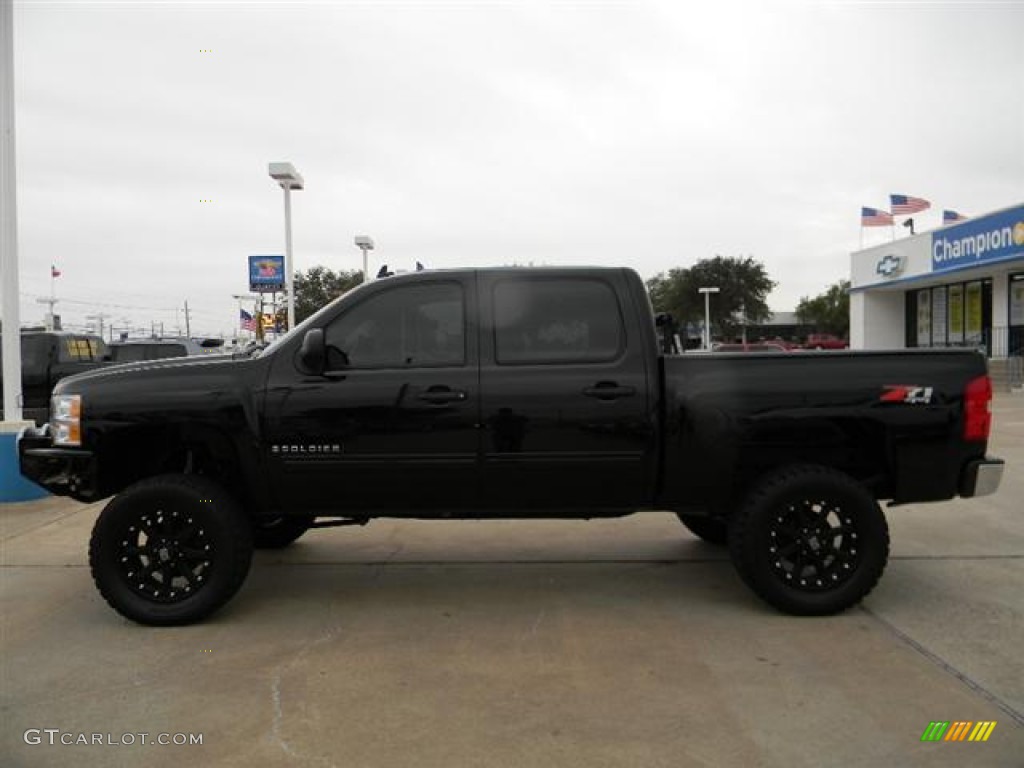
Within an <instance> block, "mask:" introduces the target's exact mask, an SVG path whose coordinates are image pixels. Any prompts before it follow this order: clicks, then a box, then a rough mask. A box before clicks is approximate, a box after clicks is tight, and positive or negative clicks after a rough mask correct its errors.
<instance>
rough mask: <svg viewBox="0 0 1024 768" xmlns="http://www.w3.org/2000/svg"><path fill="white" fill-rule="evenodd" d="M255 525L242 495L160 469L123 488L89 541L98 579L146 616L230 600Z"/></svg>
mask: <svg viewBox="0 0 1024 768" xmlns="http://www.w3.org/2000/svg"><path fill="white" fill-rule="evenodd" d="M252 549H253V545H252V531H251V528H250V526H249V521H248V520H246V519H245V517H244V516H243V514H242V512H241V510H240V508H239V507H238V505H237V504H236V503H235V501H234V499H232V498H231V496H230V495H229V494H228V493H227V492H225V491H224V489H223V488H221V487H220V486H219V485H217V484H216V483H215V482H213V481H212V480H210V479H208V478H205V477H201V476H199V475H160V476H158V477H153V478H149V479H147V480H142V481H140V482H138V483H136V484H135V485H132V486H130V487H129V488H127V489H125V490H124V491H122V492H121V493H120V494H118V495H117V496H116V497H114V499H113V500H111V501H110V503H109V504H107V506H106V507H105V508H104V509H103V512H101V513H100V516H99V518H98V519H97V520H96V524H95V526H94V527H93V531H92V538H91V540H90V542H89V565H90V568H91V570H92V577H93V581H94V582H95V583H96V587H97V588H98V589H99V591H100V594H101V595H103V598H104V599H105V600H106V601H107V602H108V603H109V604H110V606H111V607H112V608H113V609H114V610H115V611H117V612H118V613H120V614H121V615H122V616H124V617H125V618H128V619H131V620H132V621H136V622H138V623H140V624H150V625H156V626H171V625H177V624H191V623H193V622H197V621H199V620H201V619H204V618H206V617H207V616H209V615H210V614H212V613H213V612H214V611H216V610H217V609H218V608H220V607H221V606H223V605H224V604H225V603H226V602H227V601H228V600H230V599H231V598H232V597H233V596H234V595H235V593H236V592H237V591H238V589H239V588H240V587H241V586H242V583H243V582H244V581H245V577H246V575H247V574H248V572H249V565H250V563H251V562H252Z"/></svg>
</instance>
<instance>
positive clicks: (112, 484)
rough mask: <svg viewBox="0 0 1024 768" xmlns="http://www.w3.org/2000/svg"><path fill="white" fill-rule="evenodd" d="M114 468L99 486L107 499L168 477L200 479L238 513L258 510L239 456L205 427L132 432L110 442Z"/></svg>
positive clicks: (224, 438)
mask: <svg viewBox="0 0 1024 768" xmlns="http://www.w3.org/2000/svg"><path fill="white" fill-rule="evenodd" d="M111 439H112V441H116V446H113V447H112V448H113V450H111V451H110V453H111V454H112V455H116V456H118V461H117V462H116V466H115V467H114V468H113V469H111V468H109V467H105V468H104V469H105V470H106V472H105V477H104V478H103V479H102V484H103V485H104V487H105V490H107V491H108V494H106V495H109V493H116V492H119V491H120V490H122V489H123V488H125V487H127V486H129V485H131V484H133V483H135V482H138V481H139V480H143V479H145V478H147V477H154V476H156V475H162V474H167V473H180V474H191V475H201V476H204V477H208V478H210V479H211V480H214V481H216V482H217V483H218V484H219V485H221V486H223V487H224V489H225V491H226V492H228V493H230V494H231V495H232V496H234V497H235V499H236V500H237V501H238V502H239V504H241V505H242V508H243V510H253V509H258V508H262V507H263V506H264V504H261V503H260V500H259V497H260V494H257V493H254V492H253V490H252V489H251V488H250V487H249V483H247V482H246V480H245V478H246V473H245V472H244V470H243V466H242V460H241V457H240V455H239V451H238V449H237V447H236V446H235V445H234V443H233V442H232V441H231V439H230V438H229V437H228V436H227V435H226V434H225V433H224V432H222V431H220V430H218V429H216V428H213V427H209V426H196V425H190V424H172V425H166V426H161V427H160V428H159V429H146V430H131V432H130V433H128V434H122V435H118V436H116V438H111Z"/></svg>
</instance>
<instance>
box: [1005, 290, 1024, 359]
mask: <svg viewBox="0 0 1024 768" xmlns="http://www.w3.org/2000/svg"><path fill="white" fill-rule="evenodd" d="M1008 287H1009V289H1010V312H1009V314H1010V318H1009V319H1010V322H1009V326H1010V338H1009V347H1008V352H1009V353H1010V354H1011V355H1020V354H1022V353H1024V272H1016V273H1013V274H1011V275H1010V276H1009V281H1008Z"/></svg>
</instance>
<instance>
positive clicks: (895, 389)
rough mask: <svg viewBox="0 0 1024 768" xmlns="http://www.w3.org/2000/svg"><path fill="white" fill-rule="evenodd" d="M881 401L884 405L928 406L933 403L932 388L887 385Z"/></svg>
mask: <svg viewBox="0 0 1024 768" xmlns="http://www.w3.org/2000/svg"><path fill="white" fill-rule="evenodd" d="M879 401H880V402H883V403H911V404H912V405H928V404H929V403H931V402H932V388H931V387H914V386H908V385H906V384H887V385H886V386H885V392H883V393H882V396H881V397H880V398H879Z"/></svg>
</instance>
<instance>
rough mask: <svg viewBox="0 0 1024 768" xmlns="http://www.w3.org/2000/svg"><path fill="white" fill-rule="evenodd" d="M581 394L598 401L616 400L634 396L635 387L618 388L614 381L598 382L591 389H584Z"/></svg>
mask: <svg viewBox="0 0 1024 768" xmlns="http://www.w3.org/2000/svg"><path fill="white" fill-rule="evenodd" d="M583 394H584V395H586V396H587V397H596V398H597V399H598V400H618V399H619V398H620V397H632V396H633V395H635V394H636V387H620V386H619V385H618V384H616V383H615V382H614V381H599V382H597V384H595V385H594V386H592V387H584V389H583Z"/></svg>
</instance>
